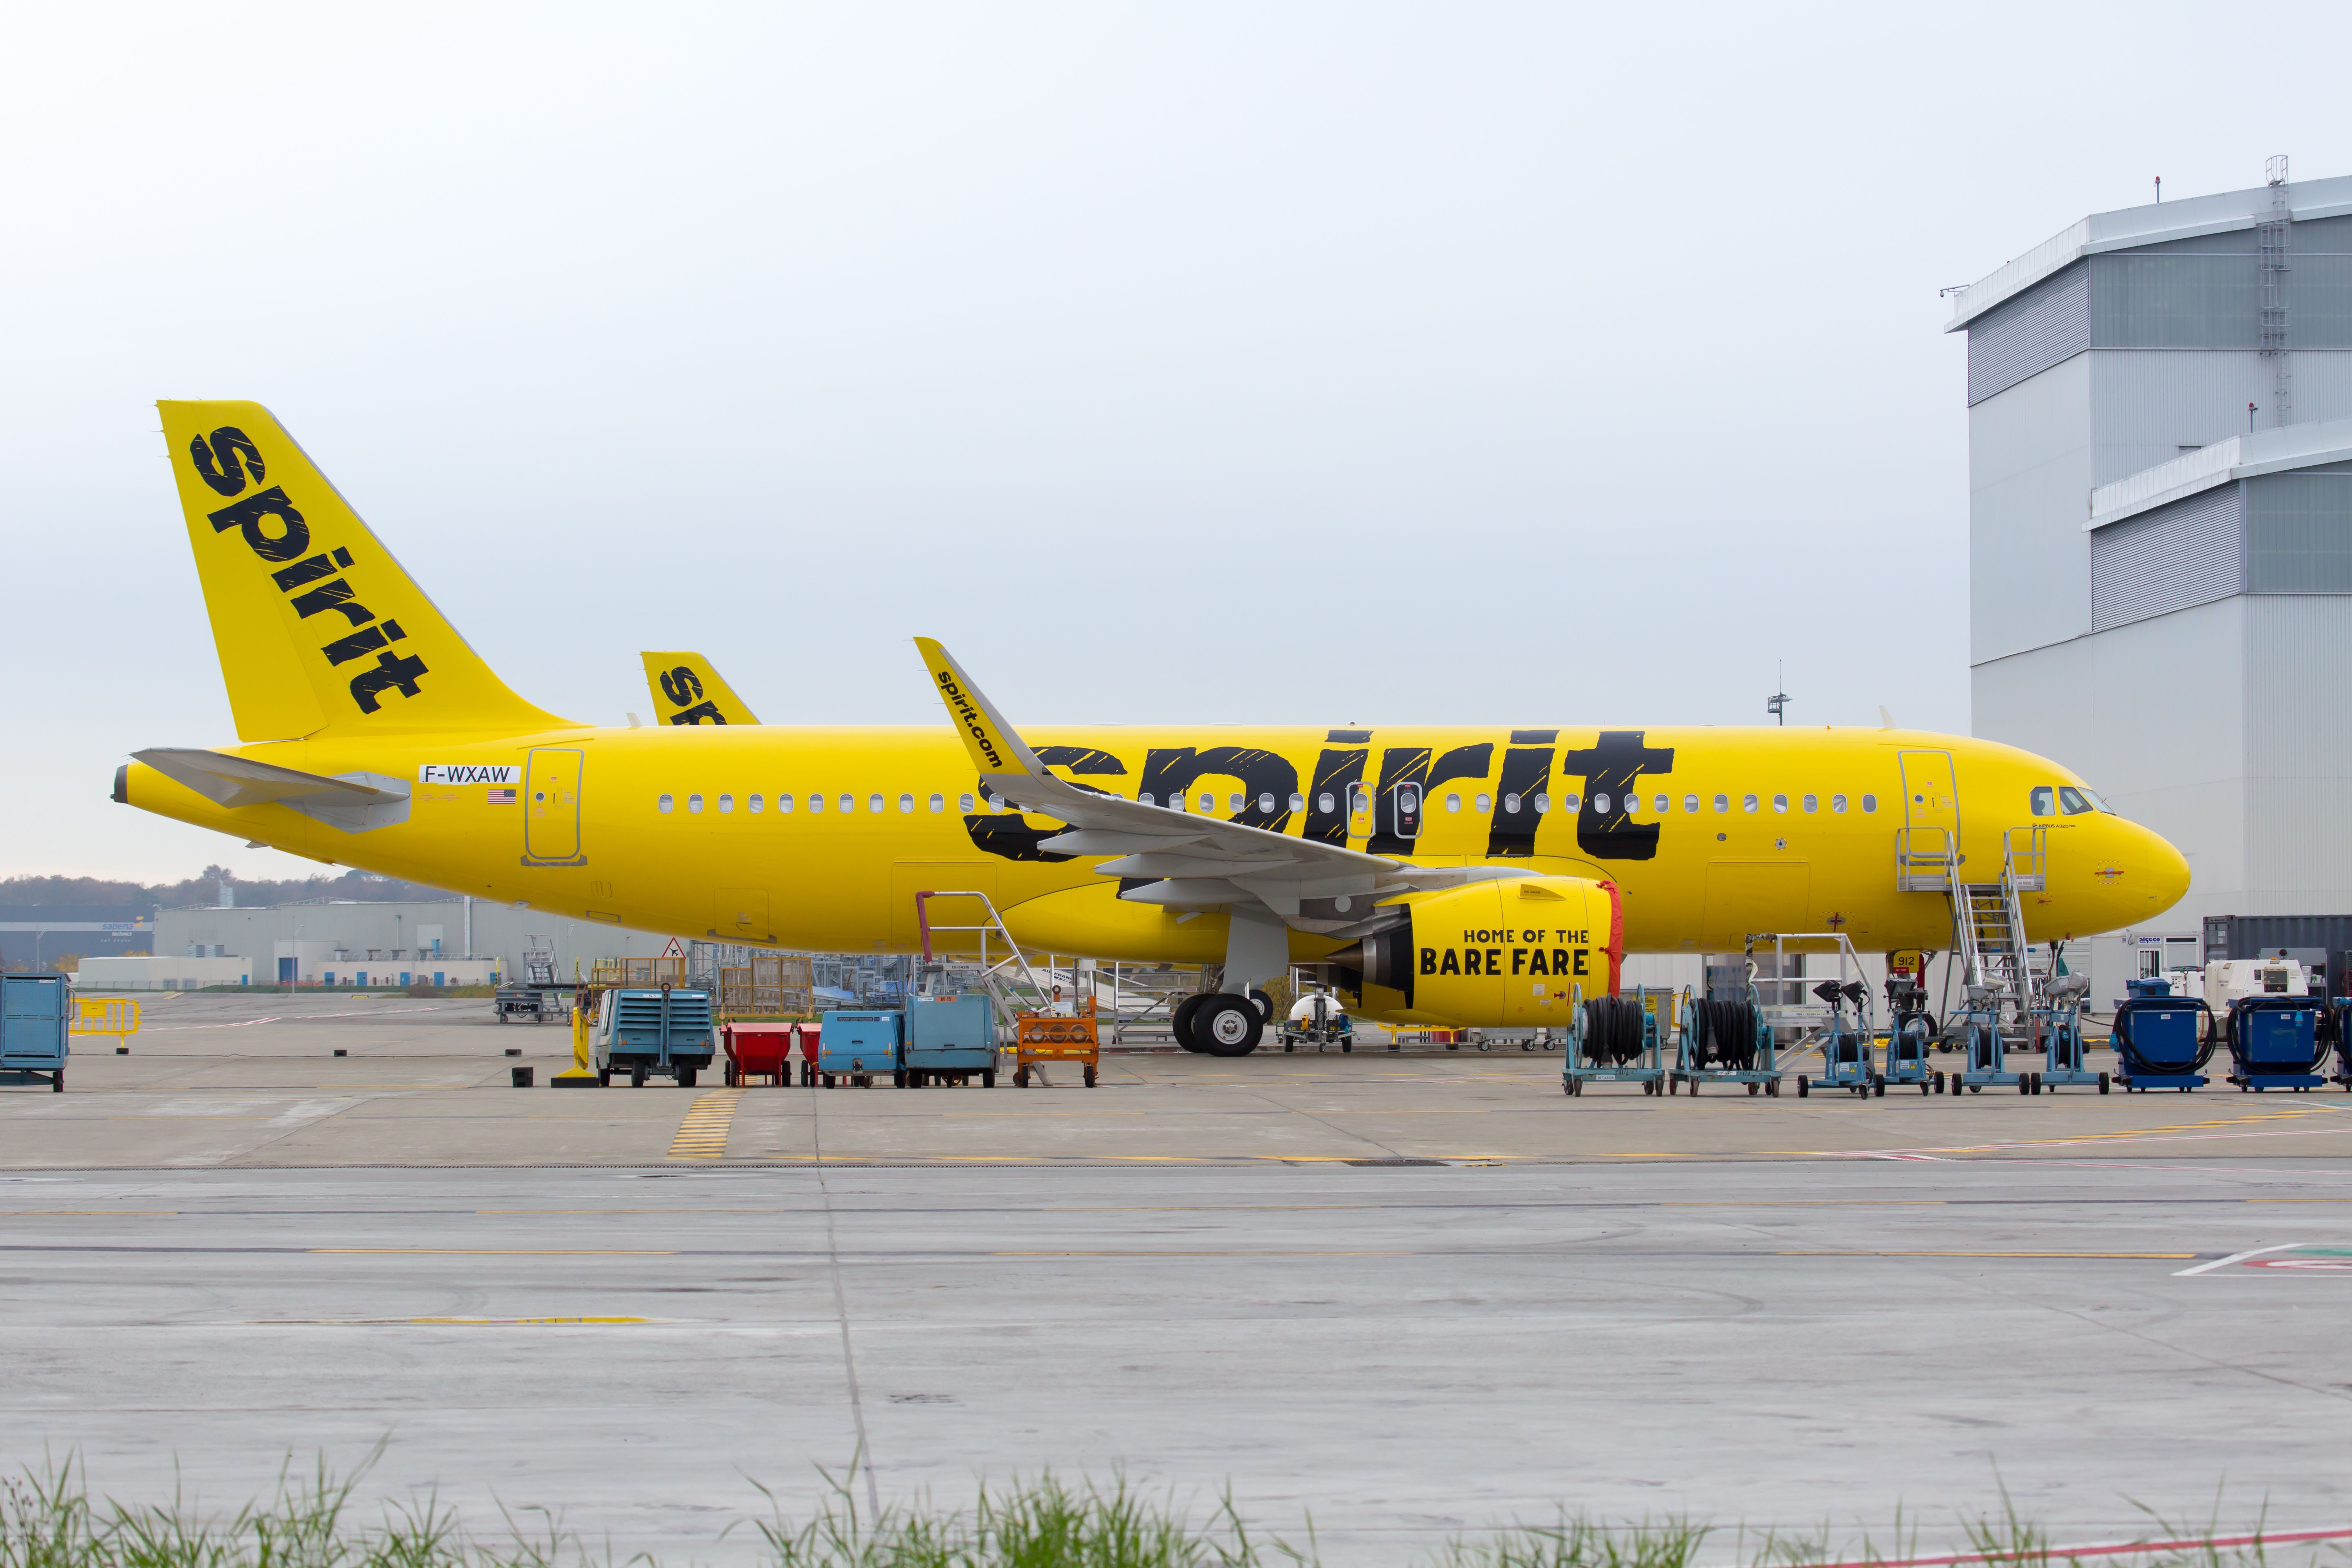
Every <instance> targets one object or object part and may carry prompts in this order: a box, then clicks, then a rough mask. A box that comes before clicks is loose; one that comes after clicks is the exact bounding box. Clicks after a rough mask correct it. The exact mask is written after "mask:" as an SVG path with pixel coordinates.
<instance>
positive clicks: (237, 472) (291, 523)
mask: <svg viewBox="0 0 2352 1568" xmlns="http://www.w3.org/2000/svg"><path fill="white" fill-rule="evenodd" d="M188 459H189V461H190V462H191V463H193V464H194V466H195V470H196V477H197V478H198V479H202V480H204V481H205V484H207V485H209V486H211V487H212V489H214V490H215V492H217V493H219V494H221V495H224V496H234V495H238V494H241V493H242V492H243V491H244V490H245V489H246V488H247V486H248V485H250V484H256V483H258V482H260V481H261V480H263V479H268V477H269V469H268V464H267V462H266V460H265V459H264V458H263V456H262V452H261V448H260V447H257V446H256V445H255V444H254V442H253V439H252V437H248V436H247V434H246V433H245V432H244V431H242V430H240V429H238V428H237V427H236V426H234V425H224V426H221V427H220V428H219V429H217V430H215V431H214V432H213V433H212V437H211V439H210V440H207V439H206V438H205V437H202V436H194V437H190V438H189V441H188ZM248 469H250V470H251V477H250V478H249V479H248V478H247V470H248ZM206 519H207V521H210V522H211V523H212V525H213V531H214V532H215V534H221V533H226V532H227V531H229V530H230V529H232V528H233V529H236V531H238V533H239V534H241V535H242V536H243V537H244V540H245V542H246V545H247V548H248V549H250V550H251V551H252V552H254V554H255V555H257V556H258V557H259V558H260V559H261V560H262V561H263V562H264V563H268V564H269V565H271V566H274V567H276V570H274V571H272V572H271V573H270V574H269V580H270V581H271V582H272V583H274V584H277V585H278V592H279V593H281V594H285V595H289V597H290V599H291V602H292V604H293V605H294V613H295V615H296V616H299V618H301V619H303V620H308V619H310V617H311V616H319V615H325V614H327V613H328V612H330V611H332V612H333V613H334V614H336V615H339V616H342V617H343V619H344V621H345V622H346V623H348V625H349V627H350V629H349V630H348V631H347V632H346V633H345V634H344V635H343V636H341V637H336V638H334V639H333V640H332V641H331V642H328V643H326V644H324V645H323V646H321V647H320V649H319V652H320V655H321V656H322V657H323V658H325V659H326V661H327V663H328V664H329V665H331V666H335V667H337V668H340V667H341V666H343V665H346V664H349V663H351V662H352V660H353V659H361V658H366V657H367V656H368V655H369V654H374V655H375V662H374V663H373V664H371V665H368V666H367V667H365V668H362V669H361V670H360V672H359V673H358V674H356V675H354V676H352V679H351V693H352V701H353V702H355V703H357V704H358V705H359V710H360V711H361V712H362V713H373V712H375V711H376V710H377V709H378V708H380V707H381V706H382V705H383V704H382V698H383V694H384V693H385V692H387V691H397V692H399V693H400V694H401V695H402V696H403V697H414V696H415V695H416V694H417V684H416V683H417V681H418V679H421V678H422V677H423V676H424V675H425V661H424V660H423V659H422V658H417V657H416V656H415V655H414V654H396V653H394V652H393V651H392V645H393V644H394V643H396V642H399V641H401V640H402V639H403V638H404V637H407V636H408V634H407V633H406V632H405V631H404V630H402V629H401V625H400V623H399V622H398V621H395V620H390V619H384V620H378V619H377V618H376V613H375V612H374V611H373V610H371V609H369V608H368V607H367V606H366V605H363V604H362V603H361V602H360V600H359V595H358V591H357V590H355V589H354V588H353V587H352V583H351V579H350V578H349V577H347V576H343V575H341V574H342V573H345V572H348V571H350V570H351V569H352V566H353V565H354V564H355V563H354V562H353V560H352V552H351V551H350V550H348V549H346V548H344V547H342V546H341V545H337V546H335V547H333V548H332V549H327V550H321V551H320V552H318V553H315V554H313V553H310V545H311V539H310V523H309V522H308V521H306V520H305V519H304V518H303V516H302V513H301V512H300V511H299V510H297V509H296V507H295V505H294V502H293V501H292V500H291V499H290V498H289V497H288V495H287V494H286V487H285V486H283V485H272V486H270V487H269V488H268V489H266V490H261V491H258V492H257V493H256V494H253V495H249V496H246V497H245V499H244V500H239V501H236V503H235V504H233V505H230V506H225V507H223V508H221V509H220V510H218V511H215V512H209V513H207V514H206ZM272 522H275V523H276V525H277V527H276V529H275V531H273V530H272V529H271V528H270V527H268V524H270V523H272Z"/></svg>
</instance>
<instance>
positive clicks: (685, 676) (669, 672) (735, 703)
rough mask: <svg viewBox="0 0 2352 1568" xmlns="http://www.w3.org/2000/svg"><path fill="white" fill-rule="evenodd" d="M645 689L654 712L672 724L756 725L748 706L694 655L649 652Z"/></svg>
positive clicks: (646, 656) (707, 663) (707, 660)
mask: <svg viewBox="0 0 2352 1568" xmlns="http://www.w3.org/2000/svg"><path fill="white" fill-rule="evenodd" d="M643 657H644V658H645V661H646V689H648V690H650V691H652V693H653V694H654V711H655V712H656V713H658V714H660V715H661V716H662V717H663V718H664V719H667V721H670V722H671V723H673V724H756V723H758V722H759V720H757V719H755V718H753V717H752V716H751V704H750V703H748V702H746V701H744V700H742V699H741V698H740V697H738V696H736V695H735V692H734V689H733V688H731V687H730V686H729V685H728V684H727V683H726V682H725V681H723V680H721V679H719V672H718V671H717V670H715V669H713V668H710V661H709V659H707V658H703V657H702V656H701V655H700V654H698V653H649V654H646V655H644V656H643Z"/></svg>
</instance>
